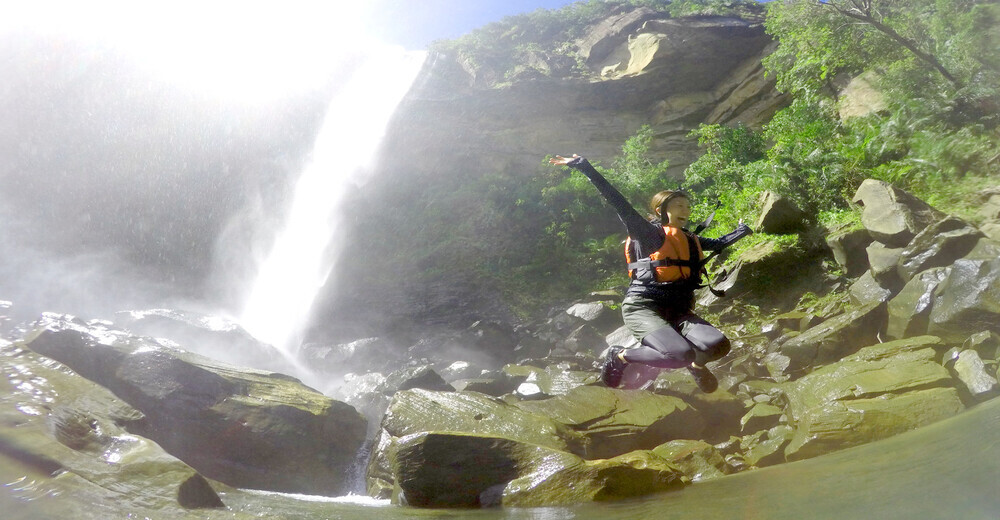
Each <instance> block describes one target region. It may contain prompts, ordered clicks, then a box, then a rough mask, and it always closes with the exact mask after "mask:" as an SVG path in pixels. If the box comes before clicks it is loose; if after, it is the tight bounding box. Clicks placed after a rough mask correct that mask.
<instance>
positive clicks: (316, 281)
mask: <svg viewBox="0 0 1000 520" xmlns="http://www.w3.org/2000/svg"><path fill="white" fill-rule="evenodd" d="M425 54H426V53H425V52H422V51H418V52H414V51H405V50H404V49H402V48H399V47H388V46H385V47H380V48H378V49H377V50H376V51H374V52H372V53H371V54H369V55H367V58H366V59H365V61H364V63H363V64H361V65H360V66H359V67H357V69H356V70H354V71H353V73H352V75H351V77H350V79H349V80H348V81H347V83H346V84H345V85H344V86H343V87H342V88H341V89H340V90H339V91H338V92H337V93H336V94H335V96H334V98H333V99H332V100H331V102H330V106H329V108H328V110H327V114H326V117H325V120H324V121H323V123H322V126H321V128H320V131H319V133H318V134H317V137H316V142H315V145H314V147H313V155H312V159H311V161H310V163H309V165H308V166H307V167H306V168H305V170H304V171H303V172H302V174H301V176H300V177H299V179H298V181H297V185H296V187H295V190H294V194H293V197H292V204H291V208H290V210H289V212H288V216H287V218H286V221H285V224H284V227H283V229H282V230H281V231H280V232H279V233H278V234H277V236H276V238H275V240H274V245H273V246H272V247H271V252H270V254H269V255H268V256H267V257H266V258H265V259H264V260H263V262H261V263H260V265H259V266H258V270H257V276H256V280H255V281H254V282H253V285H252V289H251V291H250V295H249V297H248V299H247V300H246V303H245V305H244V307H243V312H242V314H241V317H240V319H239V321H240V323H241V324H242V325H243V327H244V328H245V329H246V330H247V331H248V332H249V333H250V334H252V335H253V336H254V337H256V338H257V339H259V340H261V341H264V342H266V343H270V344H271V345H274V346H275V347H278V348H279V349H281V350H282V352H283V353H285V355H286V356H287V357H288V358H289V359H291V360H295V359H296V357H297V356H296V354H297V350H298V347H299V343H300V342H301V334H302V329H303V328H304V326H305V325H306V323H305V321H306V319H307V318H308V315H309V310H310V308H311V307H312V304H313V301H314V300H315V298H316V295H317V292H318V291H319V289H320V288H321V287H323V286H324V284H325V283H326V281H327V278H328V277H329V274H330V272H331V270H332V269H333V267H334V266H333V265H332V260H331V259H332V258H334V257H336V254H335V252H336V248H337V247H339V246H340V245H342V244H340V242H339V231H340V225H341V222H340V221H339V220H340V217H341V215H340V214H339V212H338V208H339V207H340V206H341V204H342V202H343V201H344V195H345V191H346V190H347V189H348V188H349V187H351V186H352V185H356V184H357V183H359V182H361V181H363V180H364V176H365V175H366V173H367V171H368V170H370V163H371V162H372V160H373V159H374V154H375V152H376V150H377V149H378V145H379V143H380V141H381V140H382V137H383V136H384V134H385V130H386V126H387V125H388V122H389V119H390V118H391V117H392V114H393V112H394V111H395V109H396V107H397V105H398V104H399V102H400V101H401V100H402V98H403V96H404V95H405V94H406V92H407V91H408V90H409V89H410V86H411V84H412V83H413V80H414V79H415V78H416V75H417V73H418V72H419V70H420V67H421V65H422V64H423V61H424V57H425Z"/></svg>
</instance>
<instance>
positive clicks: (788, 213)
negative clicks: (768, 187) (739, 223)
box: [753, 191, 808, 235]
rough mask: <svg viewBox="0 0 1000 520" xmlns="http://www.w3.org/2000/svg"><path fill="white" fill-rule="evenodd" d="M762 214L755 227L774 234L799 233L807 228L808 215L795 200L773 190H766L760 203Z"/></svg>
mask: <svg viewBox="0 0 1000 520" xmlns="http://www.w3.org/2000/svg"><path fill="white" fill-rule="evenodd" d="M758 205H759V206H760V208H761V210H760V216H759V217H757V220H756V222H754V226H753V227H754V229H756V230H759V231H762V232H764V233H771V234H773V235H784V234H787V233H799V232H802V231H805V230H806V219H807V218H808V215H806V213H805V212H804V211H802V210H801V209H799V207H798V206H796V205H795V203H794V202H792V201H791V200H789V199H788V198H786V197H782V196H781V195H778V194H777V193H774V192H773V191H765V192H764V193H763V194H761V196H760V201H759V203H758Z"/></svg>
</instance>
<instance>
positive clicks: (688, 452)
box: [652, 439, 731, 482]
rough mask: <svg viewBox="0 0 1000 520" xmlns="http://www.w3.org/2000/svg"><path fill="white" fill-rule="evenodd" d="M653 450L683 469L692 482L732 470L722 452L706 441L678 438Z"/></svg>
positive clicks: (712, 477) (719, 475)
mask: <svg viewBox="0 0 1000 520" xmlns="http://www.w3.org/2000/svg"><path fill="white" fill-rule="evenodd" d="M652 451H653V453H655V454H657V455H659V456H660V457H662V458H663V459H664V460H666V461H667V462H669V463H670V464H672V465H674V466H676V467H677V468H679V469H680V470H681V471H683V472H684V475H685V476H686V477H687V478H688V479H690V480H691V481H692V482H701V481H705V480H712V479H716V478H719V477H722V476H725V475H726V474H728V473H730V472H731V469H730V468H729V466H728V465H727V464H726V459H725V458H724V457H723V456H722V453H721V452H719V450H718V449H716V447H715V446H712V445H711V444H709V443H707V442H705V441H701V440H692V439H678V440H674V441H669V442H665V443H663V444H661V445H659V446H657V447H655V448H653V450H652Z"/></svg>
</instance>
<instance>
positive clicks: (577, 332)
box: [553, 323, 607, 355]
mask: <svg viewBox="0 0 1000 520" xmlns="http://www.w3.org/2000/svg"><path fill="white" fill-rule="evenodd" d="M605 348H607V344H605V343H604V334H602V333H600V332H599V331H598V330H597V329H595V328H594V327H593V326H591V325H590V324H587V323H585V324H583V325H580V326H579V327H577V328H575V329H573V331H572V332H570V333H569V335H568V336H566V338H565V339H564V340H563V341H560V342H559V343H557V344H556V347H555V348H554V349H553V353H555V354H556V355H567V354H568V355H572V354H576V353H585V354H586V353H589V354H596V353H598V352H600V351H602V350H604V349H605Z"/></svg>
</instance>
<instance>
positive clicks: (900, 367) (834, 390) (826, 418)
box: [785, 336, 964, 460]
mask: <svg viewBox="0 0 1000 520" xmlns="http://www.w3.org/2000/svg"><path fill="white" fill-rule="evenodd" d="M943 349H944V345H943V344H942V343H941V340H940V338H936V337H931V336H921V337H917V338H910V339H905V340H897V341H893V342H888V343H883V344H879V345H874V346H870V347H865V348H863V349H861V350H859V351H858V352H857V353H856V354H854V355H852V356H849V357H847V358H845V359H843V360H841V361H839V362H837V363H834V364H831V365H828V366H825V367H822V368H820V369H817V370H816V371H814V372H812V373H811V374H809V375H807V376H804V377H802V378H801V379H799V380H798V381H796V382H794V383H791V384H789V385H788V387H787V388H786V393H787V395H788V408H787V410H788V413H789V415H790V418H791V423H792V424H793V425H794V428H795V434H794V437H793V438H792V441H791V443H790V444H789V445H788V447H787V448H786V449H785V456H786V457H787V458H788V459H789V460H796V459H804V458H809V457H815V456H817V455H821V454H823V453H828V452H830V451H834V450H839V449H842V448H847V447H849V446H855V445H858V444H864V443H867V442H871V441H874V440H878V439H882V438H885V437H889V436H891V435H895V434H897V433H901V432H904V431H907V430H911V429H914V428H916V427H919V426H923V425H925V424H930V423H932V422H935V421H938V420H941V419H944V418H947V417H951V416H953V415H955V414H957V413H958V412H960V411H962V410H963V409H964V405H963V404H962V401H961V399H960V398H959V394H958V392H957V391H956V389H955V387H954V385H955V381H954V379H952V377H951V375H950V374H949V373H948V370H947V369H945V368H944V367H943V366H941V364H940V363H939V362H938V360H940V358H941V352H942V351H943Z"/></svg>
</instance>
